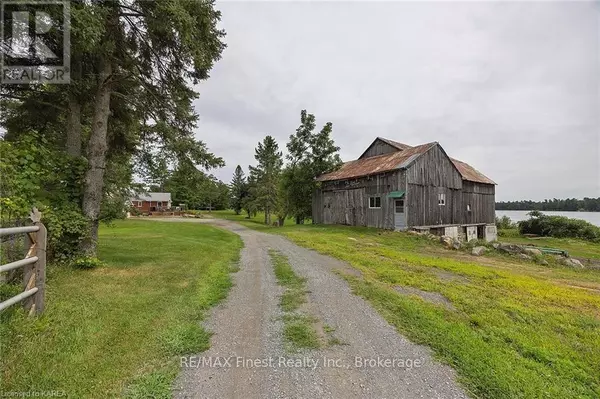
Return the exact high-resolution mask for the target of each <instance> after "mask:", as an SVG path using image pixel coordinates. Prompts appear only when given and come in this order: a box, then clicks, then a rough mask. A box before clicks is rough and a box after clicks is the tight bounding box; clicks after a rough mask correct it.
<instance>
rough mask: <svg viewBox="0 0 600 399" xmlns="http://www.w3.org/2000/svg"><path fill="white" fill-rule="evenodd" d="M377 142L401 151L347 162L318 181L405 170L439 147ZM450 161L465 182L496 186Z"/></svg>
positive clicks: (392, 141) (469, 166)
mask: <svg viewBox="0 0 600 399" xmlns="http://www.w3.org/2000/svg"><path fill="white" fill-rule="evenodd" d="M376 140H381V141H383V142H384V143H387V144H389V145H391V146H392V147H395V148H397V149H399V150H400V151H397V152H392V153H389V154H383V155H377V156H374V157H369V158H359V159H357V160H355V161H350V162H346V163H344V164H343V165H342V167H341V168H340V169H338V170H336V171H335V172H331V173H326V174H324V175H321V176H319V177H318V178H317V180H318V181H330V180H344V179H350V178H355V177H360V176H368V175H374V174H378V173H383V172H388V171H391V170H395V169H405V168H407V167H409V166H410V165H411V164H412V162H413V161H414V160H415V159H417V158H418V157H419V156H420V155H421V154H424V153H425V152H427V151H428V150H429V149H430V148H431V147H433V146H434V145H439V144H438V143H437V142H433V143H427V144H422V145H418V146H416V147H413V146H410V145H408V144H403V143H400V142H397V141H394V140H390V139H386V138H383V137H377V139H376ZM371 145H372V144H371ZM369 147H370V146H369ZM365 152H366V151H365ZM363 155H364V153H363ZM361 156H362V155H361ZM450 160H451V161H452V163H453V164H454V166H455V167H456V169H457V170H458V172H459V173H460V174H461V176H462V178H463V180H467V181H472V182H476V183H485V184H496V183H494V181H492V180H491V179H489V178H488V177H486V176H485V175H484V174H483V173H481V172H479V171H478V170H477V169H475V168H474V167H472V166H471V165H469V164H467V163H465V162H462V161H459V160H458V159H454V158H450Z"/></svg>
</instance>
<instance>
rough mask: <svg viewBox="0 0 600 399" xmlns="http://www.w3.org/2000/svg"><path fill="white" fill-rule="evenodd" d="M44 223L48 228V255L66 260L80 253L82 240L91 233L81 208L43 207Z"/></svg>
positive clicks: (51, 257)
mask: <svg viewBox="0 0 600 399" xmlns="http://www.w3.org/2000/svg"><path fill="white" fill-rule="evenodd" d="M40 211H41V212H42V223H44V225H45V226H46V228H47V229H48V257H49V258H50V259H56V260H66V259H69V258H72V257H74V256H77V255H78V254H79V245H80V243H81V241H82V240H83V239H84V238H85V237H86V236H87V234H89V228H88V221H87V219H86V218H85V216H83V215H82V214H81V211H79V209H77V208H75V207H73V208H59V209H57V208H50V207H43V208H42V209H40Z"/></svg>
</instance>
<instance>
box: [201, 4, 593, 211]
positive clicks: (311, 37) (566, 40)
mask: <svg viewBox="0 0 600 399" xmlns="http://www.w3.org/2000/svg"><path fill="white" fill-rule="evenodd" d="M217 7H218V8H219V9H220V10H221V11H222V14H223V15H222V27H223V28H224V29H225V30H226V31H227V38H226V42H227V46H228V48H227V49H226V50H225V52H224V53H223V58H222V60H220V61H219V62H218V63H217V64H216V66H215V68H214V70H213V72H212V74H211V78H210V79H209V80H208V81H207V82H205V83H202V84H201V85H200V86H199V87H198V89H199V91H200V93H201V97H200V99H199V100H197V101H196V103H195V106H196V110H197V112H198V113H199V115H200V118H201V121H200V123H199V126H198V129H197V137H198V138H199V139H201V140H203V141H205V142H206V143H207V144H208V146H209V148H210V149H211V151H213V152H215V153H216V154H217V155H219V156H222V157H223V158H224V159H225V161H226V163H227V166H226V167H225V168H222V169H220V170H217V171H215V174H216V175H217V176H218V177H219V178H220V179H222V180H224V181H226V182H229V181H230V180H231V175H232V173H233V170H234V168H235V167H236V165H238V164H240V165H242V167H243V168H244V171H245V172H247V170H248V165H249V164H254V147H255V146H256V144H257V143H258V141H260V140H262V139H263V138H264V136H265V135H268V134H269V135H272V136H274V137H275V138H276V139H277V141H278V142H279V145H280V147H281V148H285V143H286V142H287V139H288V136H289V135H290V134H292V133H293V132H294V131H295V129H296V127H297V126H298V124H299V119H300V110H301V109H307V110H308V112H310V113H314V114H315V116H316V118H317V124H318V127H320V126H321V125H323V124H324V123H325V122H327V121H331V122H332V123H333V136H334V139H335V141H336V143H337V145H339V146H340V147H341V155H342V159H343V160H344V161H348V160H352V159H356V158H357V157H358V156H359V155H360V154H361V153H362V152H363V151H364V149H365V148H366V147H367V146H368V145H369V144H370V142H371V141H373V139H374V138H375V137H377V136H382V137H386V138H390V139H393V140H396V141H400V142H404V143H407V144H412V145H417V144H421V143H426V142H431V141H438V142H439V143H440V144H441V145H442V146H443V147H444V149H445V150H446V152H447V153H448V154H449V155H450V156H453V157H455V158H458V159H460V160H463V161H465V162H468V163H470V164H471V165H472V166H474V167H475V168H477V169H478V170H480V171H481V172H483V173H484V174H485V175H487V176H489V177H490V178H491V179H492V180H494V181H495V182H496V183H498V186H497V188H496V193H497V194H496V199H497V200H516V199H534V200H540V199H544V198H552V197H556V198H564V197H584V196H600V156H599V153H600V133H599V131H600V117H599V110H600V95H599V93H600V92H599V90H600V84H599V83H600V82H599V77H600V56H599V48H600V47H599V35H600V29H599V27H600V22H599V21H600V19H599V15H600V6H598V4H594V3H584V2H578V3H575V2H569V3H556V2H555V3H549V2H537V3H530V2H529V3H526V2H511V3H500V2H495V3H490V2H396V3H390V2H380V3H372V2H321V3H316V2H312V3H307V2H251V3H249V2H218V3H217Z"/></svg>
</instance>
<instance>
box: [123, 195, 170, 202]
mask: <svg viewBox="0 0 600 399" xmlns="http://www.w3.org/2000/svg"><path fill="white" fill-rule="evenodd" d="M131 200H132V201H161V202H169V201H171V193H139V194H136V195H135V196H133V197H131Z"/></svg>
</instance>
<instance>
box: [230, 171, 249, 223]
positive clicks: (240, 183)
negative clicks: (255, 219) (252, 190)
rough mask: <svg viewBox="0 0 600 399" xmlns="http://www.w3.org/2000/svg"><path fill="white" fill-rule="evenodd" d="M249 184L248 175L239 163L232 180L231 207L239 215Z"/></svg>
mask: <svg viewBox="0 0 600 399" xmlns="http://www.w3.org/2000/svg"><path fill="white" fill-rule="evenodd" d="M246 191H247V184H246V177H245V176H244V171H243V170H242V167H241V166H240V165H238V166H237V167H236V168H235V172H233V179H232V180H231V208H232V209H233V210H234V211H235V214H236V215H239V214H240V212H241V211H242V205H243V202H244V197H246V194H247V193H246Z"/></svg>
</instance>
